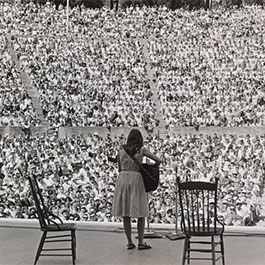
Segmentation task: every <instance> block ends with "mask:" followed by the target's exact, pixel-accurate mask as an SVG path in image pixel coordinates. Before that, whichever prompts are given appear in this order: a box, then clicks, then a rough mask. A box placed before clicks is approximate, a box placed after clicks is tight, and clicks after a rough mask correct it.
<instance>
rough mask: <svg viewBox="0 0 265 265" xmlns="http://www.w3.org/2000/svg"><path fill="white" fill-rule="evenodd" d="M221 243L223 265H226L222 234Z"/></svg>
mask: <svg viewBox="0 0 265 265" xmlns="http://www.w3.org/2000/svg"><path fill="white" fill-rule="evenodd" d="M220 241H221V254H222V264H223V265H225V249H224V237H223V235H222V234H221V235H220Z"/></svg>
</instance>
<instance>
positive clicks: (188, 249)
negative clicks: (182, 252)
mask: <svg viewBox="0 0 265 265" xmlns="http://www.w3.org/2000/svg"><path fill="white" fill-rule="evenodd" d="M187 247H188V248H187V251H188V253H187V254H188V264H190V238H188V244H187Z"/></svg>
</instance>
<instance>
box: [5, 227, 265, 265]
mask: <svg viewBox="0 0 265 265" xmlns="http://www.w3.org/2000/svg"><path fill="white" fill-rule="evenodd" d="M158 232H160V233H161V234H162V235H164V234H165V230H161V231H158ZM167 232H169V231H167ZM134 235H135V236H136V234H135V233H134ZM40 236H41V231H40V230H39V229H38V226H37V224H35V225H33V226H31V227H29V226H26V227H23V226H14V225H11V226H9V225H7V224H4V225H2V224H1V223H0V265H31V264H33V263H34V258H35V253H36V249H37V247H38V244H39V240H40ZM224 240H225V260H226V265H265V235H251V234H250V233H248V234H247V235H244V236H242V235H241V236H239V235H236V234H231V233H228V234H226V235H225V238H224ZM146 241H147V242H148V243H150V244H151V245H152V249H151V250H146V251H139V250H137V248H136V249H134V250H127V249H126V239H125V235H124V233H122V232H121V231H120V230H119V229H117V228H115V229H113V227H112V228H111V229H110V228H109V227H107V226H106V227H104V224H103V225H101V226H100V229H99V227H96V226H92V227H90V226H89V225H87V226H78V229H77V261H76V264H77V265H90V264H91V265H173V264H174V265H180V264H181V258H182V250H183V240H176V241H171V240H169V239H168V238H167V237H165V236H164V237H163V238H161V239H146ZM135 243H137V241H136V239H135ZM37 264H38V265H59V264H60V265H68V264H69V265H71V264H72V261H71V257H40V259H39V261H38V263H37ZM190 264H191V265H208V264H210V262H207V261H191V263H190ZM217 264H221V261H218V263H217Z"/></svg>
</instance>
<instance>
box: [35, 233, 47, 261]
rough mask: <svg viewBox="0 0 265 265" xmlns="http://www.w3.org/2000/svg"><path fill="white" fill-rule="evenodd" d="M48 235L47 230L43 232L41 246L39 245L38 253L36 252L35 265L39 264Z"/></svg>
mask: <svg viewBox="0 0 265 265" xmlns="http://www.w3.org/2000/svg"><path fill="white" fill-rule="evenodd" d="M46 235H47V231H44V232H43V233H42V237H41V240H40V243H39V247H38V250H37V253H36V257H35V262H34V265H36V264H37V261H38V259H39V256H40V253H41V251H42V248H43V245H44V241H45V238H46Z"/></svg>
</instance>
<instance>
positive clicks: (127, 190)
mask: <svg viewBox="0 0 265 265" xmlns="http://www.w3.org/2000/svg"><path fill="white" fill-rule="evenodd" d="M118 155H119V157H120V169H121V171H120V173H119V176H118V178H117V181H116V185H115V193H114V199H113V215H114V216H121V217H135V218H136V217H147V216H148V197H147V193H146V192H145V187H144V181H143V177H142V175H141V173H140V172H139V169H140V168H139V166H138V165H137V164H136V163H135V162H134V161H133V160H132V159H131V157H130V156H129V155H128V154H127V152H126V151H125V150H123V149H122V150H120V151H119V154H118ZM135 157H136V158H137V160H138V161H140V162H141V163H142V160H143V148H141V149H140V151H139V152H138V153H137V154H136V155H135Z"/></svg>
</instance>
